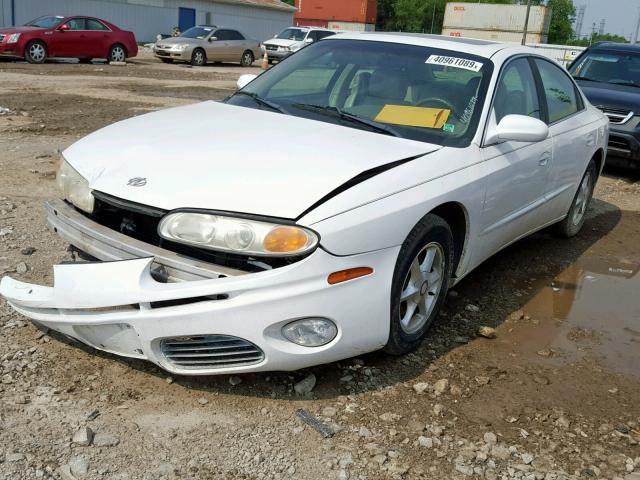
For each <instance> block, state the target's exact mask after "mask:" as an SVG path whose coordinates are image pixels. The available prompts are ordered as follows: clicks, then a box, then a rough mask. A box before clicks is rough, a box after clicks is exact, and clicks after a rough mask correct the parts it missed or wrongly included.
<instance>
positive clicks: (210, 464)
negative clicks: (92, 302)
mask: <svg viewBox="0 0 640 480" xmlns="http://www.w3.org/2000/svg"><path fill="white" fill-rule="evenodd" d="M5 68H10V69H12V71H17V70H20V71H23V70H24V72H27V71H28V72H29V73H30V74H31V73H33V75H29V76H28V77H27V76H15V77H14V76H9V75H7V76H6V77H7V79H8V80H7V81H6V82H5V86H6V88H10V89H14V90H15V92H17V93H12V94H3V95H0V105H1V106H6V107H9V108H10V109H12V110H14V112H15V113H14V114H13V115H10V116H8V117H0V130H1V133H0V172H2V174H1V175H0V232H2V233H0V275H3V274H10V275H11V276H13V277H15V278H18V279H20V280H24V281H28V282H35V283H43V284H49V285H50V284H51V283H52V280H53V279H52V268H51V266H52V265H53V264H56V263H60V262H63V261H69V260H71V259H72V258H73V255H72V253H71V252H69V251H67V245H66V244H65V242H63V241H62V240H60V239H59V238H58V237H57V236H56V235H55V234H53V233H52V232H50V231H49V230H47V229H46V228H45V219H44V212H43V209H42V202H43V201H44V200H45V199H47V198H51V197H55V196H56V195H57V193H56V187H55V181H54V179H53V172H54V171H55V168H56V165H57V163H58V159H59V155H58V153H57V152H58V151H59V150H61V149H63V148H65V147H67V146H68V145H69V144H71V143H72V142H73V141H75V140H76V139H77V138H78V137H79V136H81V135H84V134H85V133H88V132H90V131H93V130H95V129H97V128H100V127H102V126H105V125H108V124H110V123H112V122H114V121H117V120H120V119H123V118H128V117H130V116H133V115H136V114H139V113H141V112H144V111H148V110H150V109H157V108H162V107H163V106H165V105H174V104H183V103H188V102H184V100H185V99H186V100H203V99H205V98H207V99H208V98H216V96H217V98H220V96H222V95H223V90H224V89H227V88H228V89H229V90H231V89H233V83H234V82H235V78H237V75H236V73H237V72H235V71H234V70H233V68H232V67H229V68H227V67H220V68H218V67H208V69H207V72H206V73H205V74H207V75H208V74H211V75H214V76H215V75H220V77H224V78H225V80H220V84H218V83H217V84H216V85H215V87H207V86H203V85H201V84H198V85H191V87H189V88H187V87H188V85H184V84H183V83H182V82H184V83H186V82H190V81H192V80H193V79H194V78H195V77H194V76H193V75H201V73H200V72H198V71H197V70H198V69H186V68H181V67H177V66H168V65H160V64H158V65H156V64H154V63H152V62H151V61H149V62H148V63H143V64H141V65H136V66H132V67H131V72H138V73H140V72H141V73H140V74H141V75H142V76H144V81H143V80H140V81H136V80H135V79H131V78H128V76H129V70H128V69H129V67H112V68H108V67H106V66H99V65H66V64H47V65H44V66H42V67H38V66H32V65H23V64H7V63H1V64H0V70H2V69H5ZM100 68H104V69H105V71H107V70H108V72H109V73H105V75H109V76H110V77H111V76H113V78H110V80H109V82H105V83H104V85H102V84H100V83H99V82H98V86H96V75H97V74H98V73H102V72H96V69H100ZM144 69H147V70H148V76H147V75H146V73H145V70H144ZM72 70H73V72H72V73H69V74H68V75H69V77H68V79H67V81H66V82H64V84H63V83H60V82H63V80H61V81H58V80H57V78H58V77H57V76H59V75H66V73H65V72H66V71H69V72H71V71H72ZM112 71H113V72H116V71H117V72H118V73H113V74H112V73H111V72H112ZM24 72H23V73H24ZM194 72H195V73H194ZM167 75H173V76H174V77H171V78H172V79H174V80H175V81H176V83H177V82H181V83H180V85H179V86H178V85H176V84H174V83H172V82H168V81H167ZM53 76H56V77H55V78H54V79H53V80H52V77H53ZM24 78H28V80H27V83H26V84H25V83H24ZM70 85H71V86H72V87H73V88H75V89H77V91H78V92H83V94H82V95H79V94H78V95H70V94H69V93H68V91H67V90H66V89H68V88H69V86H70ZM98 87H99V88H101V89H102V90H98ZM63 88H64V89H63ZM183 88H184V89H183ZM61 92H65V93H61ZM101 92H102V93H101ZM105 92H106V93H108V94H109V95H108V98H114V97H116V96H117V98H122V99H123V100H120V101H118V100H116V101H112V100H107V99H106V98H107V96H105V95H103V97H102V98H101V97H100V95H102V94H104V93H105ZM158 92H162V93H161V94H159V93H158ZM96 95H97V96H96ZM156 95H161V99H162V102H158V103H153V102H144V101H143V100H146V99H147V98H151V97H155V96H156ZM173 99H175V100H176V101H175V102H174V101H173ZM181 102H182V103H181ZM22 112H25V113H26V115H23V113H22ZM41 124H42V125H44V127H41V126H40V125H41ZM65 132H66V133H67V135H64V134H65ZM639 229H640V183H638V178H637V177H635V176H634V174H629V173H628V172H624V171H615V173H614V174H608V175H606V176H605V177H603V178H601V179H600V181H599V184H598V187H597V190H596V199H595V200H594V202H593V204H592V206H591V210H590V212H589V217H588V219H587V223H586V225H585V228H584V230H583V231H582V233H581V234H580V235H579V236H578V237H576V238H574V239H571V240H562V239H559V238H556V237H555V236H553V235H552V234H551V233H550V232H542V233H540V234H537V235H534V236H532V237H530V238H527V239H525V240H523V241H521V242H518V243H517V244H515V245H513V246H511V247H509V248H507V249H506V250H504V251H503V252H501V253H500V254H498V255H496V256H495V257H494V258H492V259H491V260H489V261H487V262H486V263H485V264H483V265H482V266H480V267H479V268H478V269H477V270H476V271H475V272H473V273H472V274H471V275H469V277H467V278H466V279H464V280H463V281H462V282H461V283H460V284H459V285H457V286H456V288H455V289H454V291H453V292H451V293H450V294H449V296H448V299H447V302H446V304H445V308H444V310H443V312H442V315H441V317H440V318H439V319H438V321H437V322H436V323H435V325H434V326H433V328H432V330H431V332H430V335H429V338H428V339H427V341H425V342H424V344H423V345H422V346H421V347H420V348H419V349H418V350H417V351H415V352H414V353H412V354H409V355H406V356H404V357H390V356H387V355H384V354H382V353H373V354H369V355H366V356H362V357H360V358H358V359H351V360H346V361H343V362H339V363H335V364H331V365H326V366H320V367H316V368H312V369H309V370H306V371H302V372H292V373H286V372H284V373H283V372H274V373H265V374H251V375H244V376H242V377H241V383H240V384H237V382H235V381H234V382H232V383H233V385H232V384H231V383H230V382H229V377H227V376H222V377H210V378H199V377H198V378H192V377H182V378H170V377H168V375H167V374H166V373H165V372H163V371H161V370H159V369H158V368H156V367H155V366H153V365H151V364H149V363H147V362H143V361H136V360H127V359H122V358H117V357H114V356H112V355H109V354H104V353H98V352H96V351H94V350H92V349H91V348H88V347H86V346H82V345H79V344H77V343H75V342H72V341H70V340H68V339H66V338H64V337H62V336H59V335H53V334H46V333H45V332H41V331H39V330H38V329H37V328H36V327H35V326H34V325H33V324H32V323H30V322H28V321H26V319H25V318H24V317H21V316H20V315H18V314H16V313H15V312H14V311H13V310H12V309H11V308H10V307H9V305H7V303H6V302H5V301H4V300H0V332H1V334H0V478H6V479H12V480H13V479H32V478H45V479H49V478H55V479H58V478H61V475H66V473H65V472H67V470H65V469H71V468H72V467H73V471H76V473H77V472H78V471H83V470H84V469H85V468H86V470H87V473H86V475H85V476H84V477H83V478H88V479H98V478H100V479H108V480H125V479H130V480H133V479H154V480H155V479H158V478H193V479H229V480H231V479H233V480H235V479H239V478H242V479H277V478H279V479H305V480H320V479H322V480H325V479H348V478H349V479H376V480H377V479H387V478H389V479H397V478H405V479H427V478H429V479H433V478H443V479H458V478H486V479H496V478H501V479H512V478H514V479H532V480H533V479H543V478H546V479H549V480H550V479H556V480H559V479H566V480H568V479H574V480H577V479H581V478H625V476H627V475H630V473H631V472H632V471H636V472H637V471H639V470H640V446H639V443H638V442H640V403H639V402H638V398H640V379H639V377H638V375H637V372H638V369H639V367H638V365H640V356H639V355H640V353H639V352H640V349H639V348H638V347H639V346H640V343H639V342H640V316H638V307H637V306H638V300H637V298H636V297H637V292H638V290H639V288H638V287H639V285H638V277H639V274H638V273H637V270H638V265H639V264H640V250H639V248H640V247H639V246H638V242H637V239H638V237H639V236H640V235H639V234H640V230H639ZM469 305H473V308H470V307H469ZM480 326H489V327H493V328H495V329H496V338H494V339H487V338H482V337H478V336H477V335H476V332H477V331H478V329H479V327H480ZM310 373H313V374H314V375H315V376H316V378H317V386H316V387H315V389H314V390H313V392H312V394H311V395H310V396H308V397H300V396H298V395H296V393H295V391H294V388H293V387H294V384H295V383H296V382H297V381H299V380H301V379H303V378H304V377H306V376H307V375H309V374H310ZM300 408H303V409H305V410H307V411H308V412H310V413H311V414H312V415H314V416H316V417H317V418H318V419H319V420H320V421H322V422H323V423H324V424H326V425H327V426H328V427H329V428H331V429H332V430H333V431H334V432H335V435H334V436H333V437H331V438H327V439H323V438H322V437H321V436H320V435H319V434H318V433H317V432H316V431H315V430H314V429H313V428H311V427H310V426H309V425H307V424H305V423H303V422H301V421H300V419H299V418H298V417H297V415H296V411H297V410H298V409H300ZM85 428H89V429H91V431H93V432H95V433H96V437H95V438H94V439H93V445H91V446H83V445H82V444H81V443H78V442H76V443H74V442H72V437H73V436H74V434H76V433H77V432H78V431H80V430H82V429H85ZM85 432H86V431H85ZM81 433H82V432H81ZM66 478H69V477H66ZM631 478H632V480H635V478H634V477H631ZM636 478H637V477H636Z"/></svg>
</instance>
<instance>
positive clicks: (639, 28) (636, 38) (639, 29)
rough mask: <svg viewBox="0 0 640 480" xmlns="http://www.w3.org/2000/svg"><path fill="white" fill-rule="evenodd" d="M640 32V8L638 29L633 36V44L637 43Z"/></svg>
mask: <svg viewBox="0 0 640 480" xmlns="http://www.w3.org/2000/svg"><path fill="white" fill-rule="evenodd" d="M638 32H640V8H639V9H638V21H637V22H636V29H635V31H634V32H633V35H632V37H631V45H635V44H636V42H637V41H638Z"/></svg>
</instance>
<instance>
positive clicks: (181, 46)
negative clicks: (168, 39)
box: [171, 43, 189, 52]
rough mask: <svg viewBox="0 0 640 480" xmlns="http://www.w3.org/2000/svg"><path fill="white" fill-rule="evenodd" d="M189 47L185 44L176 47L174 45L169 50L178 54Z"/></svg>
mask: <svg viewBox="0 0 640 480" xmlns="http://www.w3.org/2000/svg"><path fill="white" fill-rule="evenodd" d="M188 46H189V45H187V44H186V43H180V44H178V45H174V46H173V47H171V50H176V51H178V52H182V51H184V50H186V49H187V47H188Z"/></svg>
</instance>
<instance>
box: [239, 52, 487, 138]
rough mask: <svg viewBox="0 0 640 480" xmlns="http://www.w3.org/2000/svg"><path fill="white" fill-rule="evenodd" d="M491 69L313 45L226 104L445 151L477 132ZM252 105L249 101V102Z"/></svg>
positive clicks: (459, 56) (435, 56) (454, 55)
mask: <svg viewBox="0 0 640 480" xmlns="http://www.w3.org/2000/svg"><path fill="white" fill-rule="evenodd" d="M492 71H493V63H492V62H491V61H490V60H489V59H487V58H482V57H476V56H473V55H469V54H467V53H463V52H459V51H449V50H440V49H434V48H429V47H422V46H417V45H404V44H397V43H387V42H373V41H363V40H327V41H322V42H314V43H312V44H311V45H309V46H308V47H307V48H304V49H302V50H300V51H299V52H298V53H296V54H295V55H292V56H291V57H289V58H288V59H287V60H286V61H284V62H282V63H281V64H279V65H277V66H276V67H275V68H272V69H270V70H267V71H266V72H264V73H263V74H262V75H260V76H259V77H258V78H256V79H255V80H254V81H252V82H251V83H250V84H249V85H248V86H247V87H246V88H245V89H243V90H242V91H241V93H239V94H238V93H236V94H235V95H233V96H232V97H231V98H229V99H227V102H228V103H232V104H235V105H242V106H246V107H251V108H266V107H265V104H264V102H262V103H260V102H259V101H256V99H255V97H256V96H257V97H260V99H261V100H267V101H268V102H270V103H271V104H272V105H273V104H276V105H278V106H280V107H281V109H282V110H284V111H285V112H286V114H289V115H293V116H299V117H304V118H311V119H314V120H319V121H325V122H330V123H336V124H340V125H344V126H347V127H353V128H361V129H365V130H371V131H374V132H376V133H381V134H391V135H396V136H399V137H402V138H409V139H414V140H419V141H425V142H430V143H436V144H439V145H447V146H460V147H461V146H467V145H468V144H469V143H470V141H471V139H472V138H473V135H474V134H475V132H476V129H477V126H478V123H479V117H480V111H481V110H482V105H483V104H484V100H485V97H486V92H487V87H488V83H489V79H490V78H491V73H492ZM252 97H254V98H252Z"/></svg>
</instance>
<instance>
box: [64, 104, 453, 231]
mask: <svg viewBox="0 0 640 480" xmlns="http://www.w3.org/2000/svg"><path fill="white" fill-rule="evenodd" d="M439 148H441V147H439V146H438V145H432V144H428V143H423V142H417V141H412V140H406V139H401V138H396V137H391V136H387V135H381V134H377V133H372V132H368V131H364V130H358V129H355V128H349V127H343V126H340V125H334V124H330V123H325V122H319V121H315V120H307V119H303V118H299V117H293V116H289V115H283V114H279V113H275V112H267V111H263V110H257V109H253V108H247V107H239V106H234V105H228V104H224V103H218V102H213V101H209V102H204V103H199V104H194V105H189V106H185V107H178V108H173V109H168V110H162V111H159V112H154V113H149V114H146V115H141V116H139V117H134V118H131V119H129V120H125V121H122V122H118V123H115V124H113V125H111V126H108V127H106V128H103V129H102V130H98V131H97V132H95V133H93V134H91V135H89V136H87V137H85V138H84V139H82V140H80V141H78V142H77V143H75V144H73V145H72V146H71V147H69V148H68V149H67V150H65V152H64V156H65V158H66V159H67V160H68V161H69V163H70V164H71V165H72V166H73V167H74V168H75V169H76V170H78V171H79V172H80V174H82V175H83V176H84V177H85V178H87V179H88V180H89V184H90V186H91V188H92V189H94V190H97V191H100V192H104V193H107V194H110V195H113V196H116V197H119V198H122V199H126V200H130V201H133V202H137V203H141V204H144V205H149V206H153V207H158V208H162V209H166V210H171V209H175V208H203V209H215V210H224V211H230V212H241V213H252V214H258V215H266V216H274V217H283V218H296V217H297V216H299V215H300V214H301V213H302V212H304V211H305V210H306V209H308V208H309V207H310V206H311V205H313V204H314V203H316V202H317V201H318V200H320V199H321V198H322V197H324V196H325V195H327V194H328V193H330V192H331V191H332V190H334V189H335V188H337V187H339V186H340V185H342V184H343V183H345V182H347V181H348V180H350V179H352V178H353V177H355V176H356V175H358V174H360V173H362V172H364V171H366V170H370V169H372V168H376V167H379V166H381V165H385V164H387V163H391V162H395V161H397V160H401V159H405V158H409V157H413V156H418V155H423V154H426V153H429V152H432V151H435V150H438V149H439ZM134 177H141V178H145V179H146V185H144V186H131V185H128V182H129V180H130V179H131V178H134Z"/></svg>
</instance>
